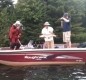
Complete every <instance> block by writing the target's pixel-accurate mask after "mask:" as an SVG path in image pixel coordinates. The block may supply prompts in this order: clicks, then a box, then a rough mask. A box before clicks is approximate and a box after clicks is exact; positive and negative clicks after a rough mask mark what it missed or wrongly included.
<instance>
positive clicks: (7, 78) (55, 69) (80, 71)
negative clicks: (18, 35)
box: [0, 65, 86, 80]
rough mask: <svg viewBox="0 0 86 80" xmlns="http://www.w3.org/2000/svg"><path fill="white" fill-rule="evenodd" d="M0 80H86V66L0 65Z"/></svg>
mask: <svg viewBox="0 0 86 80" xmlns="http://www.w3.org/2000/svg"><path fill="white" fill-rule="evenodd" d="M0 80H86V65H73V66H63V65H62V66H32V67H9V66H3V65H0Z"/></svg>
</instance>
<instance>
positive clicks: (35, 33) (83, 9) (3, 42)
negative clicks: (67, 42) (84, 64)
mask: <svg viewBox="0 0 86 80" xmlns="http://www.w3.org/2000/svg"><path fill="white" fill-rule="evenodd" d="M64 12H68V13H69V14H70V16H71V29H72V42H83V41H86V37H85V34H86V0H18V3H17V4H16V5H15V6H14V5H13V3H12V0H0V37H1V38H0V46H8V45H9V39H8V32H9V28H10V25H11V24H12V23H14V22H15V21H16V20H21V22H22V24H23V29H24V30H23V31H22V39H21V40H22V43H23V44H27V43H28V41H29V40H31V39H32V40H34V41H42V40H43V39H40V38H39V35H40V34H41V29H42V28H43V24H44V22H45V21H49V22H50V24H51V26H52V27H53V28H54V30H55V31H54V32H55V34H56V35H58V39H59V40H58V39H55V42H58V41H61V40H62V28H61V27H60V18H61V17H62V15H63V13H64Z"/></svg>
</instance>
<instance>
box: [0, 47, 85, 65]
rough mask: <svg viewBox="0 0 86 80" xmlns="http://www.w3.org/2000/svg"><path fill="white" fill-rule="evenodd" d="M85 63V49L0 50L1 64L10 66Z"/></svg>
mask: <svg viewBox="0 0 86 80" xmlns="http://www.w3.org/2000/svg"><path fill="white" fill-rule="evenodd" d="M85 63H86V49H85V48H57V49H24V50H0V64H4V65H10V66H31V65H62V64H69V65H70V64H85Z"/></svg>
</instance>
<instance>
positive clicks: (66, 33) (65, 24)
mask: <svg viewBox="0 0 86 80" xmlns="http://www.w3.org/2000/svg"><path fill="white" fill-rule="evenodd" d="M60 19H61V27H62V28H63V42H65V43H66V47H67V48H71V27H70V17H69V14H68V13H64V15H63V17H61V18H60Z"/></svg>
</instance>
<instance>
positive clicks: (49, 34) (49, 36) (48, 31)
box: [40, 22, 55, 48]
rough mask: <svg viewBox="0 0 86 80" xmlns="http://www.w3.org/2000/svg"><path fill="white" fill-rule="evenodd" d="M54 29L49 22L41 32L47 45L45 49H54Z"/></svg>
mask: <svg viewBox="0 0 86 80" xmlns="http://www.w3.org/2000/svg"><path fill="white" fill-rule="evenodd" d="M53 31H54V29H53V28H52V27H51V26H50V24H49V22H45V23H44V28H43V29H42V31H41V34H42V36H40V37H43V38H44V40H45V43H44V47H43V48H54V38H53V37H54V36H55V35H54V34H53Z"/></svg>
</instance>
